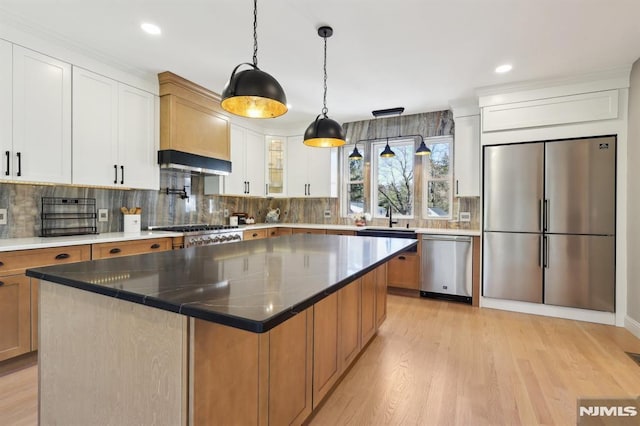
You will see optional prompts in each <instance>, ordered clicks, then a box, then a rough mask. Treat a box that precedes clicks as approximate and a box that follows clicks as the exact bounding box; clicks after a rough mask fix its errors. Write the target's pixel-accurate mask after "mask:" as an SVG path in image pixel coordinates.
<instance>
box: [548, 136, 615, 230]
mask: <svg viewBox="0 0 640 426" xmlns="http://www.w3.org/2000/svg"><path fill="white" fill-rule="evenodd" d="M545 164H546V166H545V177H546V182H545V183H546V194H545V199H546V203H547V205H546V207H545V209H546V211H547V217H546V232H550V233H560V234H599V235H613V234H614V233H615V205H616V185H615V182H616V180H615V178H616V140H615V137H608V138H592V139H579V140H569V141H558V142H547V144H546V147H545Z"/></svg>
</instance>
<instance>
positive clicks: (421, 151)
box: [416, 136, 431, 155]
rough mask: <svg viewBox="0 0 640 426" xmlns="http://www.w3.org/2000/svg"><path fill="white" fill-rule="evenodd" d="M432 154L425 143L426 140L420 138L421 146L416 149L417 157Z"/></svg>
mask: <svg viewBox="0 0 640 426" xmlns="http://www.w3.org/2000/svg"><path fill="white" fill-rule="evenodd" d="M429 154H431V150H430V149H429V147H428V146H427V145H426V144H425V143H424V139H423V138H422V136H420V146H419V147H418V149H416V155H429Z"/></svg>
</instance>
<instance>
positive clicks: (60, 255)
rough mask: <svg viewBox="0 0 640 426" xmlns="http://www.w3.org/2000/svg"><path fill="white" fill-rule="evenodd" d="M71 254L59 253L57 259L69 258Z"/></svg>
mask: <svg viewBox="0 0 640 426" xmlns="http://www.w3.org/2000/svg"><path fill="white" fill-rule="evenodd" d="M70 257H71V256H70V255H69V254H67V253H60V254H59V255H57V256H56V260H62V259H68V258H70Z"/></svg>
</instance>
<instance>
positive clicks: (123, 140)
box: [118, 83, 160, 190]
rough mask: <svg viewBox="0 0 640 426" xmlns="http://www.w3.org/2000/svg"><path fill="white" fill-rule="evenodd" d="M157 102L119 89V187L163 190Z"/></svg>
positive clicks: (123, 86) (124, 87) (129, 89)
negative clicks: (159, 156)
mask: <svg viewBox="0 0 640 426" xmlns="http://www.w3.org/2000/svg"><path fill="white" fill-rule="evenodd" d="M158 106H159V105H158V98H157V97H156V96H154V95H152V94H151V93H148V92H145V91H143V90H140V89H136V88H134V87H131V86H127V85H126V84H122V83H120V84H119V89H118V159H119V164H120V184H121V185H124V186H127V187H131V188H141V189H156V190H157V189H159V188H160V167H159V166H158V157H157V155H158V148H159V146H160V141H159V129H158V124H157V123H158V121H157V117H158V116H159V115H158V111H159V109H158Z"/></svg>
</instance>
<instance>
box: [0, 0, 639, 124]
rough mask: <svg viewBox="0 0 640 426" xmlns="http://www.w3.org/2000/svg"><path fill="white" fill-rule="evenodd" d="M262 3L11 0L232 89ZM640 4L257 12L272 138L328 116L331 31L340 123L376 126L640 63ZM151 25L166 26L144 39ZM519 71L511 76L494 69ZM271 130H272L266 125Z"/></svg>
mask: <svg viewBox="0 0 640 426" xmlns="http://www.w3.org/2000/svg"><path fill="white" fill-rule="evenodd" d="M252 7H253V2H252V1H251V0H155V1H152V0H0V15H2V17H1V18H0V24H1V23H2V22H5V23H13V24H16V23H19V24H20V25H22V26H23V27H24V26H26V27H31V28H36V29H38V31H39V32H40V33H41V34H46V35H47V36H48V37H51V38H53V39H56V40H58V41H62V42H64V43H65V44H67V45H71V46H72V47H73V48H76V49H78V50H80V51H82V52H84V53H85V54H86V52H92V53H94V54H95V55H96V56H97V57H99V58H100V59H102V60H104V59H105V58H107V59H108V60H109V61H110V62H111V63H112V64H117V65H119V66H120V67H124V68H128V69H129V70H131V69H135V70H136V71H142V72H147V73H154V74H155V73H158V72H161V71H165V70H169V71H172V72H174V73H176V74H178V75H181V76H183V77H185V78H187V79H189V80H191V81H193V82H196V83H198V84H200V85H202V86H204V87H206V88H208V89H211V90H213V91H214V92H217V93H220V92H221V91H222V88H223V86H224V84H225V82H226V81H227V79H228V78H229V75H230V73H231V70H232V69H233V67H234V66H235V65H237V64H238V63H240V62H251V57H252V18H253V17H252ZM639 17H640V1H638V0H444V1H443V0H439V1H436V0H394V1H383V0H380V1H371V0H349V1H347V0H324V1H311V0H268V1H259V2H258V42H259V51H258V60H259V66H260V68H261V69H262V70H263V71H266V72H268V73H270V74H271V75H273V76H274V77H275V78H276V79H277V80H278V81H279V82H280V84H281V85H282V86H283V87H284V89H285V92H286V94H287V98H288V101H289V103H290V104H291V105H292V108H291V110H290V111H289V112H288V113H287V114H286V115H284V116H283V117H280V118H276V119H272V120H269V123H268V127H269V128H279V127H281V128H289V127H292V126H301V132H302V131H304V128H305V127H306V125H307V124H308V123H310V122H311V121H312V120H313V119H314V118H315V116H316V115H317V114H319V113H320V110H321V109H322V79H323V75H322V57H323V42H322V39H321V38H320V37H319V36H318V35H317V32H316V29H317V27H319V26H321V25H330V26H332V27H333V29H334V35H333V37H331V38H329V39H328V64H327V67H328V88H329V90H328V99H327V101H328V108H329V116H330V117H331V118H333V119H335V120H337V121H339V122H348V121H354V120H361V119H368V118H371V117H372V116H371V111H372V110H374V109H383V108H390V107H395V106H404V107H405V108H406V109H405V115H406V114H415V113H419V112H427V111H434V110H440V109H446V108H448V107H449V105H450V102H452V101H456V100H460V99H465V98H472V97H473V96H474V93H475V89H477V88H479V87H484V86H490V85H497V84H504V83H513V82H519V81H526V80H534V79H542V78H556V77H564V76H573V75H577V74H584V73H589V72H596V71H602V70H608V69H612V68H618V67H621V66H630V65H631V64H632V63H633V62H634V61H635V60H636V59H638V58H639V57H640V24H639V22H638V20H639ZM142 21H148V22H153V23H155V24H157V25H159V26H160V27H161V28H162V35H161V36H159V37H152V36H150V35H148V34H145V33H143V32H142V31H141V30H140V28H139V25H140V23H141V22H142ZM503 63H511V64H513V70H512V71H511V72H510V73H507V74H496V73H495V72H494V69H495V68H496V66H498V65H500V64H503ZM265 125H266V123H265Z"/></svg>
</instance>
